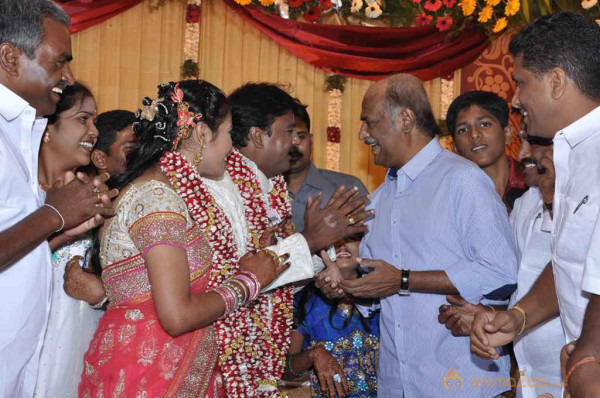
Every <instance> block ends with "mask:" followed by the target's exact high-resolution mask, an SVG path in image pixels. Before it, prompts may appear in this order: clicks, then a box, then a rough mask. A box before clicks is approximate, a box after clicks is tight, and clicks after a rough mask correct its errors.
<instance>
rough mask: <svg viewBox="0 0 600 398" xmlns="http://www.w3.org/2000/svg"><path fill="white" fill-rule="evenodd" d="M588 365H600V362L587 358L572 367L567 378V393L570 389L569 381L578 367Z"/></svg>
mask: <svg viewBox="0 0 600 398" xmlns="http://www.w3.org/2000/svg"><path fill="white" fill-rule="evenodd" d="M586 363H600V360H598V359H596V358H594V357H586V358H583V359H582V360H580V361H579V362H576V363H575V365H573V366H571V369H569V371H568V372H567V375H566V376H565V391H567V389H568V388H569V379H570V378H571V375H572V374H573V372H575V371H576V370H577V368H578V367H580V366H581V365H585V364H586Z"/></svg>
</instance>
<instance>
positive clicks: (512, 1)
mask: <svg viewBox="0 0 600 398" xmlns="http://www.w3.org/2000/svg"><path fill="white" fill-rule="evenodd" d="M520 8H521V2H520V1H519V0H508V1H507V2H506V6H505V7H504V14H505V15H506V16H507V17H511V16H513V15H515V14H516V13H517V12H519V9H520Z"/></svg>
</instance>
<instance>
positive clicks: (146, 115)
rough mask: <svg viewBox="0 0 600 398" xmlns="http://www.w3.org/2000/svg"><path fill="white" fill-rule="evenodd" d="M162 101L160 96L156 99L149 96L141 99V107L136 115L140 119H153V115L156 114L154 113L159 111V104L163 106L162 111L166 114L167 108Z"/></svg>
mask: <svg viewBox="0 0 600 398" xmlns="http://www.w3.org/2000/svg"><path fill="white" fill-rule="evenodd" d="M162 101H163V99H162V98H156V99H154V100H152V99H150V98H149V97H145V98H144V99H143V100H142V105H143V108H142V109H141V110H140V112H139V116H138V117H139V118H140V119H146V120H148V121H153V120H154V117H155V116H156V113H157V112H158V111H159V106H162V107H163V108H164V109H163V112H164V113H165V114H168V113H169V110H168V109H167V107H166V106H165V104H163V103H162Z"/></svg>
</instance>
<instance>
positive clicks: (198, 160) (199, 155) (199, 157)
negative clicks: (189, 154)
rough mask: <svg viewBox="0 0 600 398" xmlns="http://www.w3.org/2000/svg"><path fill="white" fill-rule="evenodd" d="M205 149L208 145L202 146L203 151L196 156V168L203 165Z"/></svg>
mask: <svg viewBox="0 0 600 398" xmlns="http://www.w3.org/2000/svg"><path fill="white" fill-rule="evenodd" d="M204 148H206V145H202V149H200V150H199V151H198V152H196V154H195V155H194V166H199V165H200V163H202V159H203V158H204Z"/></svg>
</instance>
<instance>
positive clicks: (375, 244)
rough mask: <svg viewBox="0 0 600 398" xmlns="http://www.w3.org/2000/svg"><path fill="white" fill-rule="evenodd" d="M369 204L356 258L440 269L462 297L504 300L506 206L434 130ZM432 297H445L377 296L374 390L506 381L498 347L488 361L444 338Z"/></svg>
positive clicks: (485, 393)
mask: <svg viewBox="0 0 600 398" xmlns="http://www.w3.org/2000/svg"><path fill="white" fill-rule="evenodd" d="M370 208H373V209H375V210H376V213H375V218H374V219H373V220H371V221H370V222H369V223H368V224H369V232H368V233H367V235H366V236H365V238H364V239H363V240H362V242H361V246H360V253H361V256H362V257H363V258H370V259H381V260H384V261H386V262H388V263H390V264H392V265H393V266H394V267H396V268H398V269H400V268H406V269H410V270H413V271H436V270H444V271H446V273H447V275H448V277H449V278H450V280H451V281H452V283H453V284H454V286H456V288H457V289H458V291H459V292H460V294H461V295H462V296H463V297H464V298H465V299H466V300H468V301H470V302H472V303H478V302H480V301H481V300H483V299H492V300H501V299H506V298H508V297H509V296H510V294H511V293H512V292H513V291H514V290H515V288H516V279H517V261H516V256H515V247H514V244H513V241H512V234H511V229H510V225H509V223H508V216H507V212H506V206H505V205H504V204H503V203H502V201H501V200H500V197H499V196H498V194H497V193H496V192H495V191H494V186H493V184H492V181H491V180H490V179H489V178H488V176H487V175H486V174H485V173H484V172H483V171H481V170H480V169H479V167H477V166H476V165H475V164H474V163H471V162H470V161H468V160H466V159H464V158H462V157H459V156H457V155H455V154H453V153H451V152H449V151H446V150H443V149H442V148H441V147H440V145H439V143H438V141H437V140H436V139H433V140H432V141H431V142H430V143H429V144H427V146H425V147H424V148H423V149H422V150H421V151H420V152H419V153H418V154H417V155H416V156H414V157H413V158H412V159H411V160H410V161H409V162H408V163H407V164H406V165H404V167H402V168H401V169H400V170H398V171H397V172H396V170H393V169H392V170H390V172H389V173H388V175H387V176H386V179H385V182H384V183H383V185H381V186H380V187H379V188H377V190H376V191H375V192H374V193H373V194H372V202H371V205H370ZM442 304H447V302H446V299H445V296H444V295H436V294H424V293H411V294H410V295H409V296H399V295H397V294H394V295H392V296H389V297H386V298H381V315H380V331H381V340H380V354H379V355H380V358H379V375H378V391H379V396H380V397H384V398H386V397H389V398H398V397H402V396H403V394H404V396H405V397H417V398H424V397H486V398H489V397H494V396H496V395H498V394H500V393H502V392H504V391H507V390H510V386H509V385H508V383H510V381H509V380H508V377H509V361H508V358H507V356H506V355H503V356H502V357H501V358H500V359H499V360H497V361H490V360H484V359H481V358H479V357H477V356H476V355H475V354H473V353H472V352H471V350H470V348H469V338H468V337H454V336H452V334H451V333H450V331H449V330H447V329H446V328H445V327H444V325H441V324H439V323H438V320H437V316H438V313H439V312H438V308H439V306H440V305H442ZM450 368H452V370H455V371H456V373H457V375H458V376H460V378H462V385H460V387H459V384H460V383H458V384H457V381H456V380H458V379H457V378H455V379H448V381H447V382H445V380H444V377H447V376H448V372H449V371H450ZM479 378H481V380H480V379H479ZM496 378H502V379H501V380H500V379H496ZM505 379H506V380H505Z"/></svg>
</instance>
